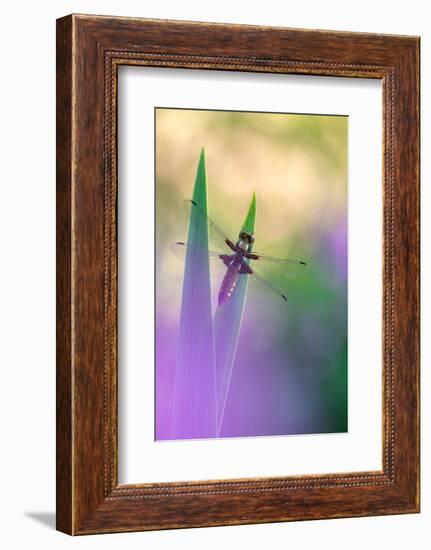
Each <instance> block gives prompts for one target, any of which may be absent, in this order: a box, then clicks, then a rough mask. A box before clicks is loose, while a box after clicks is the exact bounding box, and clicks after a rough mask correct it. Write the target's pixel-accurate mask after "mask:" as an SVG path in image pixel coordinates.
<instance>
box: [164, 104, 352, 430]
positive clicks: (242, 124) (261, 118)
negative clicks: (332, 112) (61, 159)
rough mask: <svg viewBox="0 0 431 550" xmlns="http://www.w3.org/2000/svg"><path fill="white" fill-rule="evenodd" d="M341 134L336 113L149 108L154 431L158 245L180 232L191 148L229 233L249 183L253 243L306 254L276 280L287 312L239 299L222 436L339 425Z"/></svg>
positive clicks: (170, 279) (169, 338) (343, 222)
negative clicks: (303, 270) (299, 269)
mask: <svg viewBox="0 0 431 550" xmlns="http://www.w3.org/2000/svg"><path fill="white" fill-rule="evenodd" d="M347 135H348V118H347V117H342V116H321V115H297V114H271V113H251V112H228V111H202V110H181V109H161V108H158V109H156V338H157V345H156V348H157V349H156V430H157V438H160V439H162V438H164V437H168V435H167V434H168V431H169V426H170V421H171V414H172V411H171V404H172V396H173V384H174V380H173V379H174V373H175V360H176V355H175V354H176V349H175V346H176V338H177V330H178V321H179V308H180V302H181V286H182V276H183V270H184V264H183V263H182V262H181V261H180V260H179V259H178V258H177V257H175V256H174V255H173V254H172V252H171V251H170V248H169V247H170V244H171V243H173V242H175V241H178V240H185V238H186V231H187V218H186V216H185V213H184V209H183V205H182V201H183V200H184V199H187V198H191V193H192V189H193V182H194V177H195V172H196V167H197V162H198V158H199V152H200V150H201V148H202V147H205V153H206V163H207V179H208V201H209V213H210V216H211V218H213V219H214V221H215V222H216V223H217V224H218V225H220V226H221V228H222V229H223V230H224V231H225V232H226V233H228V234H229V235H230V236H232V238H233V239H236V237H237V235H238V231H239V229H240V225H241V223H242V220H243V218H244V215H245V213H246V210H247V207H248V203H249V201H250V198H251V196H252V193H253V192H254V191H255V192H256V197H257V214H256V228H255V239H256V240H255V246H254V250H258V251H260V252H262V253H266V254H269V255H275V256H279V257H287V258H289V257H290V258H297V259H301V260H304V261H306V262H307V264H308V271H307V274H306V275H304V276H302V277H299V278H296V279H292V280H288V284H287V286H286V287H285V288H283V289H281V290H283V291H287V293H288V299H289V303H288V310H287V312H281V313H280V312H279V311H272V310H270V309H269V308H268V309H267V308H262V307H260V306H259V305H257V304H256V303H252V301H251V300H249V301H248V302H247V307H246V311H245V317H244V322H243V327H242V333H241V336H240V341H239V346H238V351H237V358H236V362H235V366H234V370H233V375H232V381H231V387H230V394H229V398H228V404H227V407H226V412H225V423H224V431H223V435H224V436H244V435H276V434H293V433H323V432H343V431H346V430H347V145H348V142H347ZM272 282H273V284H274V285H277V284H278V280H275V279H274V280H273V281H272ZM219 283H220V281H217V280H214V281H213V286H214V289H213V291H214V294H216V293H217V290H218V286H217V285H218V284H219ZM278 286H279V285H278ZM166 342H170V345H168V346H167V345H166Z"/></svg>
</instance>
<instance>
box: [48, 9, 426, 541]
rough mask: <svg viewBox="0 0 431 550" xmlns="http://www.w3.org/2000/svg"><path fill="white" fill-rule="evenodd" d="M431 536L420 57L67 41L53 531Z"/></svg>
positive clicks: (205, 38)
mask: <svg viewBox="0 0 431 550" xmlns="http://www.w3.org/2000/svg"><path fill="white" fill-rule="evenodd" d="M418 511H419V38H417V37H410V36H392V35H391V36H389V35H377V34H357V33H343V32H335V31H334V32H333V31H315V30H297V29H288V28H271V27H257V26H242V25H224V24H213V23H211V24H210V23H192V22H181V21H158V20H149V19H129V18H116V17H99V16H89V15H85V16H84V15H70V16H67V17H64V18H62V19H59V20H58V21H57V528H58V529H59V530H60V531H63V532H65V533H68V534H72V535H80V534H91V533H106V532H119V531H140V530H150V529H169V528H180V527H198V526H214V525H232V524H244V523H262V522H274V521H291V520H305V519H318V518H339V517H348V516H368V515H384V514H399V513H414V512H418Z"/></svg>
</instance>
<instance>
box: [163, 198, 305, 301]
mask: <svg viewBox="0 0 431 550" xmlns="http://www.w3.org/2000/svg"><path fill="white" fill-rule="evenodd" d="M184 207H185V210H186V212H187V213H188V214H189V216H188V217H189V220H190V223H195V224H196V225H198V224H199V226H201V224H202V222H205V223H207V224H208V236H209V239H210V242H211V243H212V244H213V245H214V246H215V247H217V248H218V249H219V250H207V249H199V248H196V247H193V246H191V245H188V244H187V243H186V242H180V241H178V242H175V243H173V244H172V245H171V250H172V251H173V252H174V254H175V255H176V256H178V257H180V258H182V259H185V258H186V256H187V253H191V254H196V255H200V256H204V257H205V258H208V260H209V262H210V271H211V274H212V275H221V278H222V280H221V283H220V286H219V291H218V298H217V301H218V306H219V307H222V306H224V305H225V304H227V303H228V302H229V301H230V300H231V299H232V296H233V295H234V293H235V290H236V289H237V287H238V282H239V280H240V278H241V277H248V282H249V283H252V284H251V285H248V291H247V292H248V295H249V294H253V296H254V297H256V299H258V301H261V302H267V301H270V303H271V304H274V303H275V304H277V305H278V306H281V305H283V304H286V302H287V296H286V293H285V291H284V290H280V289H279V288H278V287H277V286H276V285H274V282H273V281H274V280H275V281H278V282H279V285H278V286H280V287H283V286H285V282H286V280H287V279H288V278H290V277H294V276H298V275H301V274H303V273H304V272H305V269H306V268H305V266H306V265H307V264H306V262H304V261H302V260H292V259H282V258H277V257H275V256H268V255H266V254H261V253H260V252H255V251H254V250H253V246H254V242H255V235H254V233H250V232H248V231H245V230H243V229H242V230H241V231H240V232H239V234H238V238H237V239H231V238H230V237H228V236H227V235H226V234H225V233H224V232H223V231H222V230H221V229H220V227H219V226H218V225H217V224H216V223H215V222H214V221H213V220H212V219H211V218H210V217H209V216H207V215H206V213H205V212H204V210H203V209H202V208H201V207H200V205H199V204H198V203H197V202H195V201H194V200H185V201H184ZM193 220H194V222H193ZM253 291H254V292H253ZM269 298H270V300H269Z"/></svg>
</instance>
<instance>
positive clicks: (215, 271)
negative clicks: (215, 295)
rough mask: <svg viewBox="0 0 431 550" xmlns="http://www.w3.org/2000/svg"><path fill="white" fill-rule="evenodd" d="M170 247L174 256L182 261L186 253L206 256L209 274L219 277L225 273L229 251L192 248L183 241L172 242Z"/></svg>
mask: <svg viewBox="0 0 431 550" xmlns="http://www.w3.org/2000/svg"><path fill="white" fill-rule="evenodd" d="M170 248H171V251H172V252H173V253H174V254H175V256H177V258H180V260H183V261H185V260H186V257H187V255H188V254H189V255H197V256H198V257H205V258H208V263H209V266H210V275H211V276H214V277H220V276H223V275H224V274H225V273H226V269H227V265H228V263H229V253H227V254H223V253H222V252H217V251H216V250H205V249H203V248H194V247H192V246H190V245H188V244H187V243H183V242H176V243H173V244H171V247H170Z"/></svg>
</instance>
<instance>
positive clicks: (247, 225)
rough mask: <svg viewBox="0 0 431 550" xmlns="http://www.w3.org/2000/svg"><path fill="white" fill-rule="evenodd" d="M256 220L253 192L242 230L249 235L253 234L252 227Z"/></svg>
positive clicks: (254, 194) (254, 195)
mask: <svg viewBox="0 0 431 550" xmlns="http://www.w3.org/2000/svg"><path fill="white" fill-rule="evenodd" d="M255 220H256V193H255V192H253V196H252V198H251V201H250V206H249V207H248V212H247V215H246V217H245V220H244V223H243V224H242V228H243V230H244V231H248V232H249V233H254V225H255Z"/></svg>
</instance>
